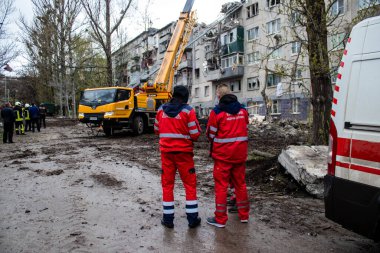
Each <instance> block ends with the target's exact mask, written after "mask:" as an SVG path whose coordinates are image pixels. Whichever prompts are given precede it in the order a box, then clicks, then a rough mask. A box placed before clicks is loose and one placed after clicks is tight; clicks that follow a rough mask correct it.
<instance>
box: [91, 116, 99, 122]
mask: <svg viewBox="0 0 380 253" xmlns="http://www.w3.org/2000/svg"><path fill="white" fill-rule="evenodd" d="M90 120H95V121H96V120H98V118H97V117H90Z"/></svg>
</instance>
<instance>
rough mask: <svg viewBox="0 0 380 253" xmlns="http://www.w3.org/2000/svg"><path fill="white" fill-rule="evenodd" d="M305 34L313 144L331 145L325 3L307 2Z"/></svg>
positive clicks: (330, 93)
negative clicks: (308, 66) (306, 38)
mask: <svg viewBox="0 0 380 253" xmlns="http://www.w3.org/2000/svg"><path fill="white" fill-rule="evenodd" d="M306 9H307V10H308V11H309V14H308V15H307V19H308V20H307V22H306V31H307V37H308V42H309V43H308V52H309V65H310V81H311V90H312V97H311V105H312V106H313V133H312V142H313V143H314V144H316V145H324V144H327V143H328V136H329V121H330V113H331V102H332V94H333V92H332V86H331V80H330V70H329V57H328V49H327V25H326V11H325V2H324V0H306Z"/></svg>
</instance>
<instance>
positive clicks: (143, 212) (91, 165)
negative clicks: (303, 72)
mask: <svg viewBox="0 0 380 253" xmlns="http://www.w3.org/2000/svg"><path fill="white" fill-rule="evenodd" d="M47 123H48V128H46V129H42V130H41V132H40V133H37V132H36V133H30V132H28V133H27V134H26V135H25V136H15V138H14V141H15V142H16V143H15V144H4V145H1V146H0V148H1V149H0V154H1V172H0V252H232V251H237V250H239V251H240V252H380V246H379V244H376V243H374V242H373V241H371V240H368V239H366V238H363V237H361V236H359V235H357V234H355V233H352V232H350V231H348V230H346V229H344V228H342V227H341V226H339V225H337V224H335V223H333V222H331V221H329V220H327V219H326V218H325V217H324V206H323V201H322V200H319V199H315V198H313V197H311V196H309V195H307V194H306V193H305V192H304V190H303V189H302V187H300V186H299V185H297V184H296V183H295V182H294V181H293V180H292V179H291V178H290V177H289V176H288V175H287V174H286V173H285V172H284V170H283V169H282V168H281V167H280V166H279V165H278V163H277V160H276V158H270V154H273V155H274V156H276V155H278V153H279V152H280V151H281V148H283V147H285V146H286V145H288V144H297V143H299V144H300V143H305V142H306V141H307V139H306V137H305V136H306V134H307V127H306V126H305V125H302V124H298V123H294V122H290V123H281V124H262V125H259V126H255V127H250V130H251V131H250V142H249V143H250V151H253V150H255V151H258V152H254V153H255V154H252V152H250V153H251V155H250V156H249V161H248V162H247V181H248V187H249V196H250V202H251V219H250V221H249V223H248V224H242V223H240V221H239V220H238V218H237V215H236V214H230V215H229V221H228V224H227V226H226V228H224V229H217V228H214V227H211V226H209V225H207V224H206V223H205V222H204V221H205V218H206V217H208V216H211V215H213V208H214V204H213V203H214V202H213V180H212V160H211V159H210V158H209V157H208V149H209V144H208V143H207V140H206V138H205V137H204V136H202V138H201V139H200V140H199V142H197V143H196V144H195V156H194V160H195V164H196V170H197V173H198V195H199V202H200V204H199V205H200V215H201V217H202V219H203V221H202V225H201V227H199V228H197V229H189V228H188V227H187V222H186V218H185V211H184V190H183V187H182V186H181V184H180V181H179V179H178V180H177V185H176V189H175V194H176V211H175V212H176V219H175V228H174V229H173V230H170V229H166V228H163V227H162V226H161V224H160V222H159V221H160V218H161V215H162V214H161V186H160V170H161V169H160V156H159V152H158V145H157V144H158V140H157V137H156V136H154V135H153V134H145V135H143V136H138V137H136V136H132V135H131V134H129V133H117V134H116V135H115V136H113V137H111V138H106V137H105V136H104V135H103V134H98V135H97V136H95V134H94V133H92V132H91V131H89V129H87V128H86V126H84V125H79V124H77V123H76V122H75V121H70V120H60V119H53V118H49V119H48V121H47ZM257 153H263V154H264V155H265V156H266V157H263V156H260V155H257Z"/></svg>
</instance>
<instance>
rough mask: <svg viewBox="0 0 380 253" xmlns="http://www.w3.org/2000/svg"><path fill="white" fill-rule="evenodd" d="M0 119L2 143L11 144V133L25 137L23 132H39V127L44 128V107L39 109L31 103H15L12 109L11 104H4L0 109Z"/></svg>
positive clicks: (41, 106)
mask: <svg viewBox="0 0 380 253" xmlns="http://www.w3.org/2000/svg"><path fill="white" fill-rule="evenodd" d="M1 118H2V119H3V125H4V132H3V143H7V142H8V143H13V132H16V134H17V135H25V132H28V131H32V132H35V129H37V131H38V132H40V129H41V125H43V127H44V128H46V107H45V106H43V105H40V106H39V107H38V106H37V105H36V104H34V103H32V104H28V103H25V104H24V105H22V104H21V102H16V103H15V106H14V107H12V105H11V103H10V102H8V103H5V104H4V106H3V107H2V108H1Z"/></svg>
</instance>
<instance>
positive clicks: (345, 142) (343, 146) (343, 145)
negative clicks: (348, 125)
mask: <svg viewBox="0 0 380 253" xmlns="http://www.w3.org/2000/svg"><path fill="white" fill-rule="evenodd" d="M350 145H351V140H350V139H346V138H338V143H337V147H338V149H337V152H336V154H337V155H339V156H346V157H349V156H350Z"/></svg>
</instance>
